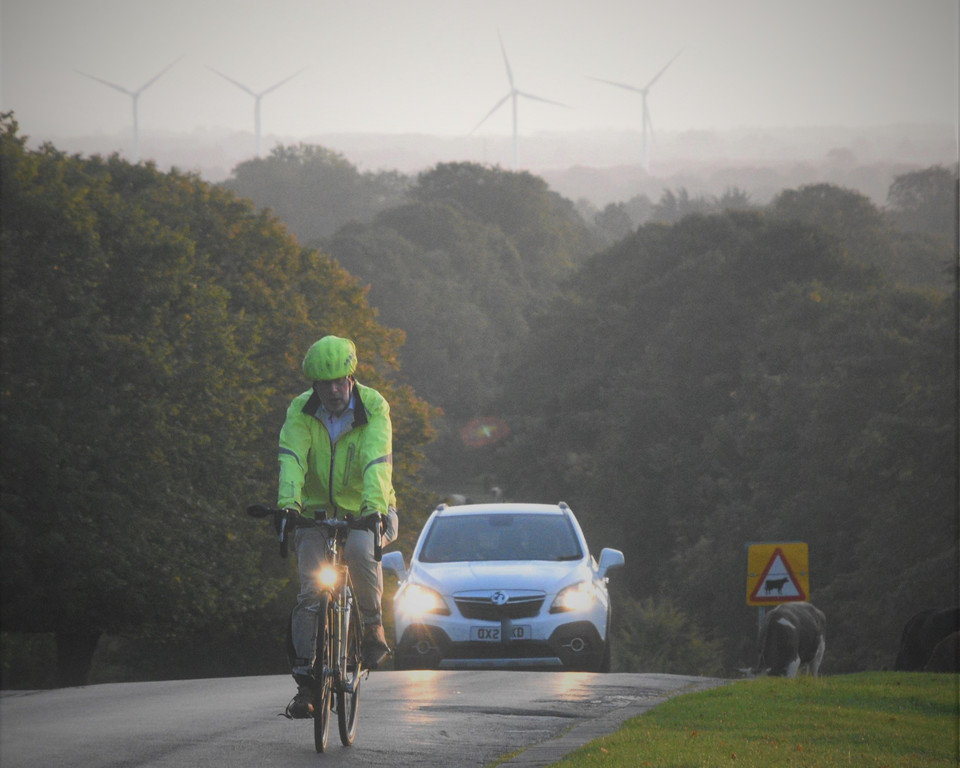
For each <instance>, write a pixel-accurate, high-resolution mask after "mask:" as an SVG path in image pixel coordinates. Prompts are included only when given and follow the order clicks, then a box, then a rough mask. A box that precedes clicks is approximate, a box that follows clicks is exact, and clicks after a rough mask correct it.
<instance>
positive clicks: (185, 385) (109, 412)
mask: <svg viewBox="0 0 960 768" xmlns="http://www.w3.org/2000/svg"><path fill="white" fill-rule="evenodd" d="M0 163H2V166H0V173H2V183H3V188H2V217H3V230H2V239H0V245H2V296H3V302H2V313H3V315H2V317H3V325H2V334H0V345H2V354H3V358H2V412H0V413H2V450H3V455H2V458H3V485H2V497H0V498H2V507H0V513H2V559H0V562H2V590H3V591H2V622H3V627H4V630H5V631H20V632H54V633H56V634H57V640H58V646H59V648H58V650H59V651H60V652H61V653H62V652H64V651H66V650H68V649H69V647H70V646H71V644H72V645H73V646H74V647H78V646H79V645H81V644H82V641H83V642H85V643H86V645H87V646H88V651H92V650H93V647H92V645H90V642H91V641H92V642H93V643H95V642H96V638H97V637H99V635H100V634H101V633H103V632H107V633H111V634H117V633H137V634H139V635H141V636H142V637H145V638H150V637H163V638H167V639H169V638H171V637H176V636H183V635H184V634H185V633H190V632H198V631H201V630H203V631H205V632H206V633H207V634H208V635H209V634H210V633H214V634H216V635H217V636H220V637H222V636H223V633H225V632H227V633H229V632H232V633H234V634H236V633H237V632H238V631H239V630H238V627H239V626H240V625H241V624H242V623H243V619H244V616H247V615H249V614H250V612H251V611H254V610H256V609H259V608H261V607H262V606H263V605H265V604H266V603H267V602H268V600H269V599H270V598H271V597H272V596H273V595H274V594H275V593H276V592H277V590H278V589H279V588H280V586H281V585H282V583H283V581H284V577H285V574H284V572H283V571H281V570H279V569H277V568H274V569H273V570H274V575H273V577H272V578H265V577H264V575H263V574H262V573H261V570H260V559H261V554H262V553H263V551H264V548H265V545H266V544H267V543H268V540H267V539H266V537H265V535H263V534H261V533H260V532H259V530H255V529H253V528H252V527H251V524H250V523H249V522H247V521H245V520H244V519H243V518H242V517H241V511H242V510H243V508H244V507H245V506H246V505H247V504H249V503H253V502H257V501H270V500H272V499H273V498H275V493H276V489H275V487H274V485H275V471H276V470H275V469H274V464H273V462H274V456H275V455H276V447H275V446H276V435H277V432H278V430H279V427H280V424H281V422H282V418H283V413H284V410H285V407H286V404H287V402H288V400H289V398H290V397H291V396H292V395H294V394H297V393H298V392H299V391H302V389H303V388H304V386H305V385H304V383H303V382H302V380H301V377H300V374H299V361H300V359H301V357H302V355H303V351H304V350H305V349H306V348H307V346H309V344H310V343H312V341H314V340H315V339H316V338H317V337H318V336H320V335H322V333H323V332H325V331H329V332H339V333H342V334H344V335H349V336H351V337H352V338H354V339H355V340H356V341H357V344H358V347H359V350H360V354H361V360H362V362H361V367H360V371H359V377H360V378H361V380H363V381H365V382H367V383H371V384H373V385H374V386H377V387H379V388H380V389H381V390H383V391H384V393H385V394H386V395H387V397H388V398H389V400H390V401H391V403H392V405H393V409H394V415H395V429H396V442H395V451H396V457H397V460H396V470H397V477H398V491H399V496H400V499H401V500H402V501H401V503H404V502H406V503H409V504H410V506H413V507H415V508H416V507H417V506H419V505H421V504H423V503H424V501H423V500H422V499H421V498H420V497H419V496H418V494H419V490H418V488H417V472H418V467H419V463H420V461H421V454H420V450H421V446H422V445H423V444H424V443H425V442H426V441H427V439H428V437H429V431H430V428H429V424H428V416H429V409H428V408H427V406H426V405H425V404H424V403H423V402H422V401H419V400H418V399H417V398H416V397H415V396H414V395H413V393H412V391H411V390H410V389H409V388H408V387H405V386H401V385H399V384H396V383H395V382H392V381H391V380H390V378H389V375H390V374H391V373H392V372H394V371H395V370H396V367H397V364H396V350H397V348H398V347H399V346H400V343H401V342H402V334H401V333H399V332H397V331H392V330H388V329H386V328H383V327H382V326H380V325H378V324H377V323H376V322H375V320H374V315H373V312H372V310H371V309H370V308H369V306H368V304H367V302H366V297H365V294H364V291H363V290H362V288H361V286H360V285H359V284H358V283H357V282H356V280H355V279H354V278H352V277H351V276H350V275H348V274H347V273H346V272H344V271H343V270H342V269H341V268H339V267H337V266H336V264H334V263H333V262H332V261H331V260H330V259H329V258H327V257H325V256H323V255H321V254H320V253H318V252H316V251H309V250H305V249H303V248H302V247H300V246H299V245H298V244H297V242H296V241H295V240H294V239H293V238H292V237H290V236H289V235H288V234H287V233H286V231H285V230H284V229H283V227H282V225H281V224H280V222H278V221H277V220H276V219H275V218H273V217H271V216H269V215H268V214H266V213H256V212H254V211H253V210H252V209H251V208H250V207H249V205H248V204H246V203H244V202H241V201H238V200H237V199H236V198H235V197H234V196H233V195H232V194H230V193H228V192H225V191H222V190H220V189H218V188H216V187H212V186H210V185H207V184H205V183H203V182H200V181H199V180H197V179H195V178H192V177H189V176H182V175H179V174H177V173H171V174H161V173H159V172H158V171H157V170H156V169H155V168H153V167H152V166H149V165H147V166H131V165H129V164H128V163H125V162H123V161H121V160H119V159H118V158H116V157H112V158H110V159H107V160H103V159H100V158H92V159H83V158H80V157H68V156H66V155H64V154H62V153H60V152H58V151H57V150H55V149H54V148H53V147H50V146H45V147H43V148H42V149H41V150H39V151H35V152H34V151H28V150H26V148H25V140H24V139H23V138H21V137H20V136H18V135H17V126H16V123H15V122H13V121H12V119H10V118H9V117H5V118H4V119H3V123H2V132H0ZM76 655H79V656H83V655H84V654H82V653H80V652H79V651H77V652H76ZM86 655H87V658H86V662H89V653H87V654H86ZM77 661H82V659H78V660H77ZM76 674H78V675H80V676H81V678H82V674H83V670H82V669H81V670H79V671H78V672H77V673H76Z"/></svg>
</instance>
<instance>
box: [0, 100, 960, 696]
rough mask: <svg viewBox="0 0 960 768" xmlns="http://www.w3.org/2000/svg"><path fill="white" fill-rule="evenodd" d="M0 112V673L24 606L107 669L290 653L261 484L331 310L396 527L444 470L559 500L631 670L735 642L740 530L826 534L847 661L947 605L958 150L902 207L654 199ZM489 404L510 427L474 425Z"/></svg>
mask: <svg viewBox="0 0 960 768" xmlns="http://www.w3.org/2000/svg"><path fill="white" fill-rule="evenodd" d="M0 141H2V145H0V147H2V155H0V161H2V167H0V170H2V173H3V177H2V184H3V187H2V193H3V195H2V200H0V204H2V213H3V228H2V240H0V245H2V256H3V259H2V278H3V281H2V295H3V299H4V301H3V326H2V331H0V341H2V345H3V346H2V351H3V357H2V361H0V364H2V373H3V388H2V396H3V412H2V419H3V423H2V426H3V436H2V439H3V459H4V469H3V495H2V499H3V501H2V507H0V512H2V531H0V533H2V535H3V539H2V547H3V551H2V555H3V557H2V577H3V585H2V586H3V593H2V595H3V599H2V617H0V618H2V620H3V625H4V633H5V635H4V637H5V641H4V654H3V662H4V669H3V674H4V682H5V684H7V682H9V681H10V680H13V681H14V682H16V675H17V672H16V668H15V666H13V662H11V659H13V658H16V659H17V660H18V663H22V660H23V659H24V658H35V657H36V656H37V654H36V652H35V651H36V648H35V646H31V645H30V644H29V643H28V642H27V640H24V637H30V636H29V635H24V634H22V633H42V636H44V637H50V636H51V633H53V636H55V637H56V638H57V640H58V641H59V646H60V647H61V650H62V653H63V654H65V655H66V656H68V657H69V656H70V654H71V653H72V654H73V655H75V656H79V657H80V658H81V659H83V658H86V663H87V664H89V662H90V659H91V656H90V654H89V653H87V651H86V650H85V649H87V650H89V649H90V646H91V645H92V644H94V643H95V641H96V640H98V639H100V643H99V646H95V645H94V647H99V648H100V653H101V654H104V653H105V646H109V647H107V648H106V650H109V651H111V653H110V654H109V658H111V659H113V660H114V661H113V663H115V664H117V665H118V668H119V669H120V670H122V671H117V672H116V674H128V675H129V674H134V675H140V676H144V675H146V676H164V675H166V674H171V670H173V669H176V670H177V672H178V673H179V674H184V673H188V674H196V675H205V674H206V675H209V674H244V673H251V672H262V671H265V670H266V671H282V664H280V665H279V668H278V663H279V661H280V659H279V658H278V656H280V655H282V653H280V654H278V652H277V650H276V648H277V647H279V646H278V643H279V642H280V641H281V640H282V633H281V632H279V631H278V627H280V626H281V625H282V623H283V617H284V615H285V611H286V610H288V608H289V605H290V603H291V602H292V597H291V595H290V590H291V580H290V575H291V574H290V572H289V571H288V570H287V566H285V565H284V564H281V563H279V562H277V560H276V557H275V553H274V552H273V549H272V547H271V544H270V543H269V540H268V539H267V538H266V537H265V536H264V535H262V533H261V532H260V531H258V530H254V529H251V528H250V526H249V525H245V524H244V522H243V521H242V520H240V519H239V510H240V509H242V507H243V505H244V504H245V503H247V502H249V501H250V500H264V499H267V500H268V499H270V498H272V495H273V493H274V492H275V490H274V489H273V487H272V485H273V483H274V482H275V478H274V476H273V475H274V469H273V462H274V460H273V456H274V455H275V441H276V430H277V429H278V428H279V424H280V421H281V419H282V412H283V408H284V407H285V405H286V401H287V400H288V398H289V397H290V396H291V395H292V394H295V393H296V392H297V391H298V387H301V386H302V382H300V381H299V379H298V375H297V368H298V365H297V364H298V361H299V358H300V356H301V355H302V350H303V349H305V348H306V346H307V345H308V344H309V343H310V341H312V340H313V338H315V337H316V336H317V335H319V333H320V332H322V331H330V332H338V333H343V334H347V335H351V336H353V337H354V338H355V339H357V341H358V346H359V347H360V350H361V380H364V381H366V382H368V383H372V384H374V385H375V386H378V387H379V388H381V389H383V390H384V391H385V393H386V394H387V396H388V398H389V399H390V400H391V402H392V404H393V411H394V415H395V419H396V421H395V429H396V432H397V441H396V445H395V455H396V459H397V465H396V478H397V482H398V489H399V492H400V502H401V511H402V514H403V524H402V529H403V536H402V540H401V542H400V548H401V549H403V550H404V551H405V553H406V554H409V550H410V546H411V545H412V542H413V540H414V539H415V536H416V534H417V533H418V531H419V524H420V523H422V521H423V519H425V517H426V515H427V514H428V513H429V511H430V510H431V509H432V506H433V504H435V503H436V501H437V500H438V499H439V498H441V497H442V495H443V494H444V493H445V492H447V491H449V490H463V491H467V492H469V493H473V494H474V495H483V494H484V492H485V491H486V490H487V489H488V487H489V485H490V484H491V483H496V484H497V485H499V486H500V487H503V488H505V489H506V491H507V495H508V497H510V498H513V499H516V500H530V501H556V500H559V499H561V498H562V499H564V500H566V501H568V502H570V503H571V505H572V507H573V508H574V510H575V511H576V512H577V514H578V517H579V518H580V519H581V521H582V522H583V524H584V528H585V530H586V532H587V535H588V539H589V540H590V541H591V543H592V545H593V546H594V547H595V548H598V549H599V547H600V546H604V545H614V546H618V547H620V548H622V549H623V550H624V552H625V554H626V557H627V567H626V568H625V569H623V570H622V571H620V572H618V575H617V578H616V579H614V580H613V588H614V590H615V596H616V602H615V646H614V648H615V664H616V665H618V667H619V668H620V669H623V670H633V671H664V672H684V673H700V674H734V673H735V670H736V669H737V668H738V667H740V666H744V665H746V664H749V663H750V662H751V658H750V656H751V653H752V641H753V638H754V636H755V627H756V617H755V613H754V609H749V608H747V606H746V605H745V600H744V597H745V596H744V581H745V559H746V556H745V549H744V547H745V544H746V543H747V542H750V541H758V540H780V539H787V540H805V541H807V542H808V544H809V546H810V552H811V581H812V587H813V599H814V601H815V602H817V604H818V605H820V606H821V607H822V608H823V609H824V610H825V611H826V612H827V614H828V620H829V621H830V622H831V624H830V635H831V642H830V646H829V647H828V661H827V663H825V670H826V671H831V670H832V671H848V670H853V669H866V668H877V667H878V666H882V665H883V664H884V660H885V659H886V658H887V657H888V656H890V655H891V654H892V653H895V648H894V647H893V646H894V645H895V642H896V634H897V632H898V628H899V625H900V624H902V621H904V620H905V619H906V615H905V614H909V612H910V611H911V609H912V608H914V607H916V608H922V607H929V606H932V605H937V604H940V603H950V602H951V601H953V602H956V597H957V596H956V593H955V585H954V577H955V574H956V569H957V561H956V518H955V503H956V481H955V467H956V465H957V456H956V440H955V438H956V429H957V414H956V400H955V392H956V390H955V372H956V359H955V355H956V291H955V288H956V275H955V268H956V241H955V239H954V238H955V226H956V224H955V221H954V220H953V217H952V216H950V215H949V214H950V212H951V211H952V210H955V201H956V173H955V171H954V170H949V169H944V168H940V167H935V168H931V169H925V170H922V171H917V172H911V173H909V174H905V175H904V176H901V177H899V178H898V179H897V181H896V182H895V184H894V185H893V187H892V188H891V192H890V199H889V205H888V207H887V208H886V209H884V210H880V209H878V208H876V206H874V205H873V204H872V203H870V201H869V200H867V199H866V198H864V197H863V196H862V195H859V194H858V193H856V192H855V191H852V190H846V189H841V188H837V187H833V186H831V185H813V186H810V187H803V188H800V189H798V190H784V192H783V193H781V194H780V195H779V196H778V197H777V198H776V199H775V200H774V201H773V203H771V204H770V205H769V206H764V207H760V206H754V205H751V204H750V201H749V199H748V198H747V197H746V196H745V195H743V194H739V193H737V192H736V191H735V190H734V191H731V193H730V194H728V195H725V196H724V197H723V198H722V199H720V200H704V199H699V200H696V201H695V203H696V205H695V206H694V207H695V208H696V210H686V208H690V207H691V206H692V203H691V198H690V196H689V195H686V193H685V192H683V191H682V190H681V191H679V192H678V193H676V194H673V193H671V195H665V196H664V199H663V200H662V201H661V204H660V208H659V209H658V211H659V212H658V211H657V210H654V211H653V212H652V213H651V211H650V210H648V211H647V214H649V217H648V218H646V219H645V221H644V222H642V223H640V224H637V223H636V222H635V221H634V220H633V219H631V213H630V211H629V210H628V209H627V208H626V206H621V207H617V206H614V207H613V208H608V210H606V211H604V212H601V213H600V214H598V215H597V216H595V217H594V219H593V220H586V219H584V218H583V217H582V215H581V214H580V212H578V210H577V208H576V206H574V204H573V203H571V202H570V201H568V200H565V199H563V198H562V197H560V196H558V195H557V194H555V193H553V192H552V191H551V190H549V188H548V187H547V185H546V184H545V183H544V182H543V181H542V180H541V179H539V178H537V177H535V176H532V175H531V174H527V173H511V172H506V171H503V170H500V169H498V168H488V167H483V166H478V165H473V164H466V163H463V164H460V163H452V164H441V165H439V166H437V167H435V168H432V169H430V170H428V171H425V172H424V173H422V174H419V175H418V176H417V177H416V178H405V177H401V176H400V175H398V174H390V173H386V174H383V173H381V174H361V173H359V172H357V171H356V170H355V169H353V168H352V166H350V165H349V163H347V162H346V161H345V160H344V159H343V158H341V157H339V156H337V155H336V154H335V153H331V152H328V151H326V150H323V149H322V148H315V147H304V146H300V147H291V148H280V149H278V150H276V151H275V152H274V154H273V155H272V156H271V157H270V158H267V159H265V160H255V161H250V163H246V164H242V165H241V166H238V168H237V169H236V171H235V173H234V177H233V178H232V179H231V180H229V181H228V182H227V183H225V184H224V185H223V186H222V187H217V186H213V185H209V184H206V183H204V182H202V181H200V180H199V179H197V178H195V177H193V176H190V175H185V174H180V173H178V172H176V171H174V172H171V173H160V172H158V171H157V170H156V168H154V167H152V166H150V165H141V166H130V165H129V164H127V163H124V162H123V161H121V160H119V159H118V158H116V157H112V158H108V159H102V158H83V157H78V156H66V155H64V154H63V153H60V152H58V151H57V150H56V149H55V148H54V147H51V146H45V147H43V148H41V149H40V150H39V151H29V150H27V149H26V146H25V139H24V138H23V137H21V136H20V135H19V134H18V129H17V126H16V123H15V122H14V121H13V119H12V116H5V117H4V118H3V130H2V133H0ZM238 195H243V196H244V197H246V198H250V200H251V201H252V202H250V201H248V200H245V199H243V198H241V197H239V196H238ZM333 201H337V204H336V205H334V203H333ZM341 203H342V205H341ZM951 206H953V207H951ZM280 212H282V213H281V215H279V216H278V215H277V213H280ZM483 415H491V416H497V417H498V418H500V419H502V420H503V421H504V422H505V423H507V424H508V425H509V429H510V435H509V437H508V438H507V439H505V440H504V441H502V442H499V443H497V444H495V445H488V446H482V447H476V446H470V445H465V444H464V443H463V442H462V441H461V440H460V429H461V428H462V427H463V426H464V424H465V423H466V422H467V421H469V420H470V419H471V418H474V417H477V416H483ZM52 563H56V564H57V566H58V567H51V564H52ZM385 602H386V603H387V604H388V603H389V600H386V601H385ZM228 637H229V638H230V640H229V642H225V641H226V639H227V638H228ZM198 638H203V641H202V642H198ZM110 644H112V645H110ZM70 649H72V650H70ZM14 651H16V652H17V653H16V654H15V653H14ZM31 653H33V655H32V656H31ZM62 666H64V668H66V666H67V665H66V663H64V665H62ZM73 668H74V670H76V669H80V672H76V671H75V672H74V674H82V673H83V669H82V665H77V664H74V665H73Z"/></svg>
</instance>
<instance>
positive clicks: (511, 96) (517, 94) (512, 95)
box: [470, 29, 568, 170]
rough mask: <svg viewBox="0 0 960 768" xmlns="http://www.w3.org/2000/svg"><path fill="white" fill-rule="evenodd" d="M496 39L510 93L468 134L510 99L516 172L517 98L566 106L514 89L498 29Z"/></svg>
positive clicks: (515, 167) (514, 167) (511, 71)
mask: <svg viewBox="0 0 960 768" xmlns="http://www.w3.org/2000/svg"><path fill="white" fill-rule="evenodd" d="M497 37H498V38H499V39H500V50H501V51H502V52H503V63H504V64H505V65H506V68H507V79H508V80H509V81H510V91H509V92H508V93H507V95H506V96H504V97H503V98H502V99H500V101H498V102H497V103H496V104H494V105H493V109H491V110H490V111H489V112H487V114H486V115H485V116H484V118H483V120H481V121H480V122H479V123H477V124H476V125H475V126H474V127H473V130H472V131H470V133H471V134H472V133H474V132H475V131H476V130H477V128H479V127H480V126H481V125H483V124H484V123H485V122H486V121H487V118H488V117H490V116H491V115H492V114H493V113H494V112H496V111H497V110H498V109H500V107H502V106H503V105H504V104H505V103H506V102H507V99H510V100H511V101H512V102H513V170H517V145H518V140H517V99H518V97H520V96H523V97H524V98H525V99H532V100H534V101H542V102H544V103H546V104H554V105H556V106H558V107H567V106H568V105H566V104H561V103H560V102H559V101H550V99H544V98H543V97H541V96H534V95H533V94H532V93H526V92H524V91H521V90H519V89H518V88H517V87H516V85H514V83H513V70H511V69H510V60H509V59H508V58H507V49H506V48H505V47H504V45H503V36H502V35H501V34H500V30H499V29H498V30H497Z"/></svg>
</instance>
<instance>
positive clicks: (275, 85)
mask: <svg viewBox="0 0 960 768" xmlns="http://www.w3.org/2000/svg"><path fill="white" fill-rule="evenodd" d="M305 69H306V67H301V68H300V69H298V70H297V71H296V72H294V73H293V74H292V75H290V77H285V78H283V80H281V81H280V82H279V83H274V84H273V85H271V86H270V87H269V88H267V90H265V91H260V95H261V96H266V95H267V94H268V93H270V91H275V90H277V88H279V87H280V86H281V85H283V84H284V83H285V82H287V81H288V80H293V78H295V77H296V76H297V75H299V74H300V73H301V72H303V70H305Z"/></svg>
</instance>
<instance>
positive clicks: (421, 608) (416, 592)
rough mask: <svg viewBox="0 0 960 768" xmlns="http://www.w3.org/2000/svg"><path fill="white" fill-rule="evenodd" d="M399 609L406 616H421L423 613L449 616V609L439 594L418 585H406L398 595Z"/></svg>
mask: <svg viewBox="0 0 960 768" xmlns="http://www.w3.org/2000/svg"><path fill="white" fill-rule="evenodd" d="M398 607H399V609H400V610H401V611H402V612H403V613H405V614H407V615H408V616H414V617H416V616H423V615H424V614H425V613H438V614H442V615H444V616H448V615H449V614H450V609H449V608H447V604H446V603H445V602H444V600H443V597H441V595H440V593H439V592H436V591H435V590H432V589H429V588H428V587H421V586H420V585H419V584H407V586H406V587H404V589H403V592H402V593H401V595H400V600H399V602H398Z"/></svg>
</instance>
